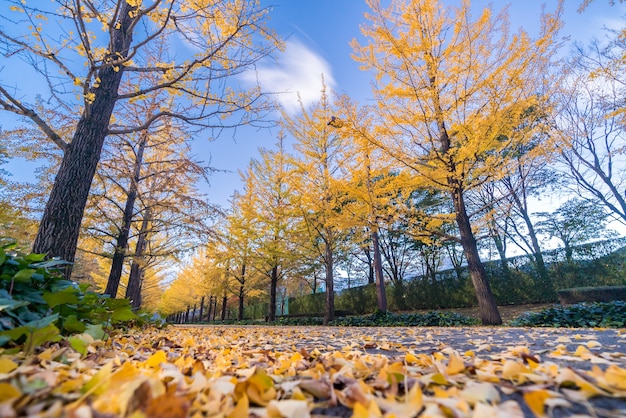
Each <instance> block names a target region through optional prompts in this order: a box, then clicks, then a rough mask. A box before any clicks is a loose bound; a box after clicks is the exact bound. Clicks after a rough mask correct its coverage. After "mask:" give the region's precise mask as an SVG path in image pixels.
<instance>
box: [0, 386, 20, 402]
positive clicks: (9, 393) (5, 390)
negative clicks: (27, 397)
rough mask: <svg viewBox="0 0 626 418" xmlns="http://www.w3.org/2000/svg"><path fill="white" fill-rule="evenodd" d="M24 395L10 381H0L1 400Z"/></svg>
mask: <svg viewBox="0 0 626 418" xmlns="http://www.w3.org/2000/svg"><path fill="white" fill-rule="evenodd" d="M20 396H22V392H21V391H20V390H19V389H18V388H16V387H15V386H13V385H12V384H10V383H0V402H4V401H8V400H9V399H14V398H17V397H20Z"/></svg>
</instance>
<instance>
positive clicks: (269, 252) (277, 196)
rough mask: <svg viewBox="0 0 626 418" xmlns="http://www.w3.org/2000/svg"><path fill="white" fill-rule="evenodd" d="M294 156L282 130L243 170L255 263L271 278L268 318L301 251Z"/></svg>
mask: <svg viewBox="0 0 626 418" xmlns="http://www.w3.org/2000/svg"><path fill="white" fill-rule="evenodd" d="M290 158H292V157H291V156H290V155H289V154H288V153H287V151H286V149H285V135H284V133H283V132H279V134H278V140H277V143H276V146H275V147H274V148H272V149H265V148H260V149H259V158H256V159H252V160H251V161H250V164H249V167H248V169H247V170H246V171H245V172H244V173H242V178H243V181H244V183H245V187H244V193H245V196H246V198H245V199H242V203H244V204H242V208H241V209H242V210H243V213H244V214H245V217H246V218H248V219H250V221H251V225H250V226H251V227H252V228H251V230H250V232H251V233H252V234H253V235H254V239H255V241H256V249H255V253H254V254H255V256H254V258H255V262H254V263H253V267H254V268H255V270H257V271H258V272H259V273H260V274H262V275H264V276H266V277H267V281H268V282H269V292H268V293H269V308H268V321H269V322H272V321H274V320H275V319H276V311H277V297H278V289H279V283H280V282H281V281H282V279H283V278H284V277H285V276H286V275H287V274H288V273H289V272H291V271H293V268H294V267H295V264H296V263H297V262H298V261H296V259H297V257H298V255H299V253H298V250H297V245H296V241H297V240H298V238H297V237H296V235H295V234H293V228H292V227H293V215H294V214H293V210H294V208H293V207H292V206H291V204H290V203H291V202H292V201H293V200H292V198H293V196H292V190H291V187H290V183H289V180H290V179H289V177H290V175H291V174H292V167H291V166H290V164H289V160H290Z"/></svg>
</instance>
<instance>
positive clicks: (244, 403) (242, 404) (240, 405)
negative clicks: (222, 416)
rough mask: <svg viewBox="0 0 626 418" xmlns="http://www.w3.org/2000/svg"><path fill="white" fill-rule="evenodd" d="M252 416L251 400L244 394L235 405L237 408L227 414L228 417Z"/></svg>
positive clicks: (246, 417) (245, 417)
mask: <svg viewBox="0 0 626 418" xmlns="http://www.w3.org/2000/svg"><path fill="white" fill-rule="evenodd" d="M249 416H250V401H248V397H247V396H246V395H245V394H243V396H242V397H241V398H240V399H239V402H237V405H235V408H234V409H233V410H232V411H231V412H230V413H229V414H228V415H227V418H248V417H249Z"/></svg>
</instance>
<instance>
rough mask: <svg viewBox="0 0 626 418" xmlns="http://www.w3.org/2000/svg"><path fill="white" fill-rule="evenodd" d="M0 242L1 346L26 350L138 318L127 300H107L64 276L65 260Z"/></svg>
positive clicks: (96, 335) (94, 334)
mask: <svg viewBox="0 0 626 418" xmlns="http://www.w3.org/2000/svg"><path fill="white" fill-rule="evenodd" d="M12 248H13V245H12V244H6V245H3V246H1V247H0V346H4V345H6V344H8V343H10V342H11V343H14V344H17V345H22V344H23V345H24V347H25V350H26V351H27V352H29V351H31V350H32V349H33V348H34V347H36V346H39V345H41V344H43V343H45V342H49V341H58V340H59V339H61V337H62V336H63V335H65V336H68V335H73V334H83V333H86V334H88V335H90V336H91V337H93V338H96V339H100V338H104V337H105V335H106V334H105V329H107V328H110V327H112V326H114V325H116V326H119V325H120V324H124V323H128V322H129V321H133V320H137V319H138V318H137V316H136V315H135V314H134V313H133V311H132V310H131V306H130V303H129V302H128V300H126V299H110V298H108V297H106V296H103V295H101V294H98V293H95V292H93V291H89V290H88V286H87V285H83V284H76V283H74V282H71V281H69V280H65V279H64V278H63V277H62V276H61V275H60V274H59V268H62V267H65V266H67V264H68V263H67V262H65V261H59V260H49V261H44V255H42V254H28V255H22V254H17V253H11V252H9V250H11V249H12Z"/></svg>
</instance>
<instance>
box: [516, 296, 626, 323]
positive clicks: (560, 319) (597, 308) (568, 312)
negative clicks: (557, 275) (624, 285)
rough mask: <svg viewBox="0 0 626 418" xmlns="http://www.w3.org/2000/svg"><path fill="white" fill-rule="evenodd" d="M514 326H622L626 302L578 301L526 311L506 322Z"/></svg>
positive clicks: (625, 319) (625, 315)
mask: <svg viewBox="0 0 626 418" xmlns="http://www.w3.org/2000/svg"><path fill="white" fill-rule="evenodd" d="M508 325H510V326H514V327H569V328H593V327H601V328H622V327H624V326H625V325H626V302H623V301H614V302H595V303H579V304H576V305H571V306H555V307H552V308H548V309H544V310H542V311H539V312H527V313H525V314H523V315H521V316H520V317H518V318H516V319H514V320H512V321H510V322H509V323H508Z"/></svg>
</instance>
